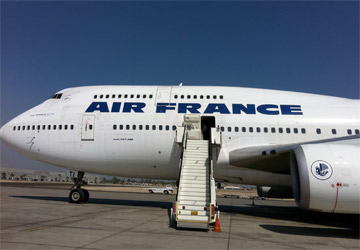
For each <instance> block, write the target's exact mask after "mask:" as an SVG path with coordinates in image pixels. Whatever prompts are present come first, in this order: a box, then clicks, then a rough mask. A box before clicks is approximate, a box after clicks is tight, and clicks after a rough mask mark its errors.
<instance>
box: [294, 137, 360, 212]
mask: <svg viewBox="0 0 360 250" xmlns="http://www.w3.org/2000/svg"><path fill="white" fill-rule="evenodd" d="M294 155H295V159H292V163H291V176H292V183H293V185H292V186H293V192H294V196H295V200H296V203H297V205H298V207H300V208H303V209H308V210H315V211H320V212H330V213H353V214H359V202H360V198H359V197H360V147H359V145H358V144H356V143H355V144H354V145H341V144H326V143H322V144H308V145H302V146H299V147H298V148H296V149H294Z"/></svg>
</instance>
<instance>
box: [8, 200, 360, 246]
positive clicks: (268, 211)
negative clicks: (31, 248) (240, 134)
mask: <svg viewBox="0 0 360 250" xmlns="http://www.w3.org/2000/svg"><path fill="white" fill-rule="evenodd" d="M11 197H14V198H22V199H33V200H46V201H58V202H66V203H68V202H69V199H68V197H51V196H27V195H26V196H25V195H21V196H11ZM90 203H91V204H102V205H126V206H141V207H158V208H162V209H168V210H169V211H170V208H171V207H172V202H165V201H146V200H121V199H101V198H91V200H90ZM219 210H220V211H221V213H230V214H242V215H247V216H252V217H257V218H259V217H260V218H267V219H275V220H278V221H279V223H281V221H286V222H289V221H293V222H297V223H307V224H311V226H309V227H304V226H287V225H275V224H261V225H260V227H262V228H264V229H266V230H269V231H272V232H276V233H282V234H292V235H308V236H320V237H335V238H349V239H359V238H360V236H359V215H349V214H328V213H318V212H312V211H306V210H302V209H299V208H297V207H281V206H268V205H260V206H251V205H249V206H227V205H220V206H219ZM169 216H170V215H169ZM313 225H315V226H316V225H321V226H322V227H315V226H313ZM334 227H336V228H334Z"/></svg>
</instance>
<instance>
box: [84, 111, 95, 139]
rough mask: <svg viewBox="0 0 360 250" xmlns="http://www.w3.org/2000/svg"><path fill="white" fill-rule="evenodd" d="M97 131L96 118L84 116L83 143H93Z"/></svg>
mask: <svg viewBox="0 0 360 250" xmlns="http://www.w3.org/2000/svg"><path fill="white" fill-rule="evenodd" d="M94 131H95V116H93V115H84V116H83V119H82V125H81V140H82V141H93V140H94Z"/></svg>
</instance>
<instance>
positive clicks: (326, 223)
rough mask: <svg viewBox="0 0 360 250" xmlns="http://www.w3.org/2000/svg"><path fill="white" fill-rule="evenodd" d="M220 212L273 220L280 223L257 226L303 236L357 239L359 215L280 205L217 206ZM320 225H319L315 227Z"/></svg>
mask: <svg viewBox="0 0 360 250" xmlns="http://www.w3.org/2000/svg"><path fill="white" fill-rule="evenodd" d="M219 209H220V211H221V212H222V213H224V212H226V213H232V214H237V213H238V214H243V215H247V216H253V217H261V218H267V219H275V220H278V221H279V224H281V225H276V224H261V225H260V227H262V228H264V229H266V230H269V231H272V232H276V233H282V234H292V235H306V236H319V237H334V238H348V239H359V238H360V236H359V223H360V221H359V219H360V217H359V215H356V214H355V215H354V214H330V213H319V212H313V211H307V210H303V209H299V208H297V207H281V206H267V205H260V206H251V205H249V206H245V207H244V206H241V207H238V206H221V205H220V206H219ZM281 221H285V222H289V221H293V222H296V223H307V224H310V225H309V226H308V227H306V226H303V225H301V226H296V225H291V226H289V225H283V223H281ZM317 226H321V227H317Z"/></svg>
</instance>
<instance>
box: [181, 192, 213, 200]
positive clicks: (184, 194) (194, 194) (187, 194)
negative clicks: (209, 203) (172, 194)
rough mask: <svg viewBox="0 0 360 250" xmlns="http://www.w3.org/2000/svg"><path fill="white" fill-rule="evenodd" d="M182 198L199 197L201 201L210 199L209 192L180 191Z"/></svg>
mask: <svg viewBox="0 0 360 250" xmlns="http://www.w3.org/2000/svg"><path fill="white" fill-rule="evenodd" d="M179 196H181V197H197V198H199V199H203V198H210V194H209V193H208V192H192V191H179Z"/></svg>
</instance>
